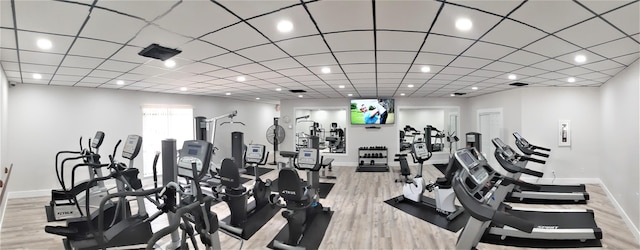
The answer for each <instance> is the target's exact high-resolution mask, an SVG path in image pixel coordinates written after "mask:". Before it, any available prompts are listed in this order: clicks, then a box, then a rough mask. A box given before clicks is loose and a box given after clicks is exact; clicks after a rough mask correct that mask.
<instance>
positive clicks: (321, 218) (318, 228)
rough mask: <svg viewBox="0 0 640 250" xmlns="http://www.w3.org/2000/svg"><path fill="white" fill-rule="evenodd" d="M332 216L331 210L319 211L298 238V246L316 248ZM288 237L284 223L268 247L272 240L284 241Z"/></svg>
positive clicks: (287, 228)
mask: <svg viewBox="0 0 640 250" xmlns="http://www.w3.org/2000/svg"><path fill="white" fill-rule="evenodd" d="M332 216H333V211H327V212H320V213H318V214H317V215H316V216H315V218H314V219H313V221H311V224H309V225H307V227H306V231H305V232H304V234H303V236H302V240H300V246H302V247H304V248H306V249H318V248H319V247H320V244H321V243H322V238H324V234H325V233H326V232H327V227H329V222H331V217H332ZM288 237H289V226H288V225H284V227H283V228H282V230H280V232H279V233H278V235H276V237H274V238H273V240H272V241H271V242H269V245H267V247H268V248H271V249H274V248H273V241H274V240H280V241H281V242H285V240H286V239H287V238H288Z"/></svg>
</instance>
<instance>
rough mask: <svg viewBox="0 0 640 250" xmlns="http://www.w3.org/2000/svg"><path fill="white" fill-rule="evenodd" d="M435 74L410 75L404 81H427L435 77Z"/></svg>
mask: <svg viewBox="0 0 640 250" xmlns="http://www.w3.org/2000/svg"><path fill="white" fill-rule="evenodd" d="M433 76H434V74H431V73H411V72H410V73H408V74H407V77H406V78H405V79H404V80H405V81H408V80H412V79H413V80H420V81H425V80H427V79H429V78H431V77H433Z"/></svg>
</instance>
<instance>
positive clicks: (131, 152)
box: [122, 135, 142, 160]
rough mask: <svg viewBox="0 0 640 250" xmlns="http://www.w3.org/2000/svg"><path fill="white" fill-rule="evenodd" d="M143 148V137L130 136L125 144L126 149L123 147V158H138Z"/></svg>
mask: <svg viewBox="0 0 640 250" xmlns="http://www.w3.org/2000/svg"><path fill="white" fill-rule="evenodd" d="M141 147H142V137H141V136H139V135H129V136H128V137H127V140H126V141H125V142H124V147H122V157H124V158H125V159H129V160H131V159H133V158H136V156H138V153H139V152H140V148H141Z"/></svg>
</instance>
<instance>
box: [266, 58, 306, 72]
mask: <svg viewBox="0 0 640 250" xmlns="http://www.w3.org/2000/svg"><path fill="white" fill-rule="evenodd" d="M261 64H262V65H264V66H266V67H268V68H270V69H273V70H280V69H289V68H297V67H300V64H299V63H297V62H296V61H294V60H293V59H291V58H283V59H278V60H271V61H265V62H261Z"/></svg>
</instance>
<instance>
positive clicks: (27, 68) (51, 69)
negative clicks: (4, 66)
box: [22, 63, 57, 74]
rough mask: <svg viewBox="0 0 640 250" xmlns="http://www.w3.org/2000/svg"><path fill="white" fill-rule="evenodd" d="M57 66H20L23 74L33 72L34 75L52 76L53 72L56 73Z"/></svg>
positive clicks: (27, 64)
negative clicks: (44, 74)
mask: <svg viewBox="0 0 640 250" xmlns="http://www.w3.org/2000/svg"><path fill="white" fill-rule="evenodd" d="M56 68H57V66H49V65H36V64H29V63H23V64H22V71H23V72H34V73H41V74H42V73H46V74H53V72H55V71H56Z"/></svg>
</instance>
